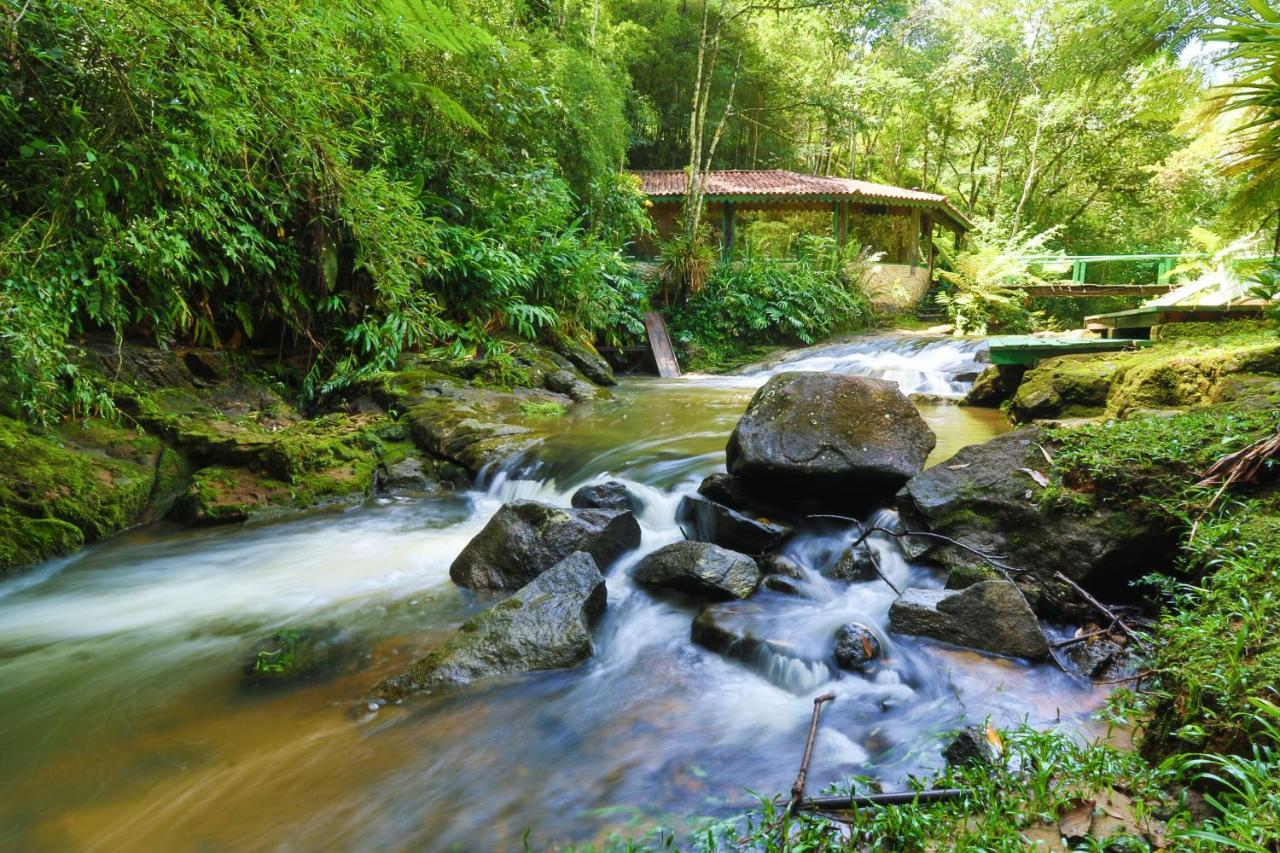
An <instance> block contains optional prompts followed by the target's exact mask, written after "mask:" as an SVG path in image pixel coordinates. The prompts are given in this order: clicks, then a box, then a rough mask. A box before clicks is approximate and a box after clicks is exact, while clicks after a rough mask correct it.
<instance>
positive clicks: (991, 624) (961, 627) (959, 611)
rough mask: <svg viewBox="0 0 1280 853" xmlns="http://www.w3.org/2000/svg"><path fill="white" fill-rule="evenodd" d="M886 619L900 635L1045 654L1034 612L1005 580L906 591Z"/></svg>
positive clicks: (1011, 653)
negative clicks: (958, 586)
mask: <svg viewBox="0 0 1280 853" xmlns="http://www.w3.org/2000/svg"><path fill="white" fill-rule="evenodd" d="M889 622H890V625H892V627H893V630H894V631H896V632H898V633H899V634H914V635H916V636H921V637H931V638H933V639H935V640H943V641H945V642H948V643H954V644H955V645H957V646H967V647H969V648H972V649H979V650H981V651H987V652H994V653H996V654H1000V655H1009V656H1011V657H1020V658H1031V659H1033V660H1034V659H1037V658H1042V657H1045V656H1047V655H1048V654H1049V644H1048V642H1047V641H1046V640H1045V638H1044V633H1043V632H1042V631H1041V630H1040V623H1039V621H1037V619H1036V615H1035V614H1034V613H1033V612H1032V611H1031V608H1030V607H1029V606H1027V603H1026V601H1024V600H1023V598H1022V595H1021V594H1020V593H1019V592H1018V589H1017V587H1015V586H1014V585H1013V584H1011V583H1009V582H1008V581H983V582H982V583H977V584H974V585H973V586H969V587H965V588H964V589H962V590H948V589H918V588H912V589H908V590H906V591H905V592H903V593H902V596H901V597H900V598H899V599H898V600H897V601H895V602H894V603H893V605H892V606H891V607H890V608H889Z"/></svg>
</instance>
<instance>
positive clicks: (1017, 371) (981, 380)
mask: <svg viewBox="0 0 1280 853" xmlns="http://www.w3.org/2000/svg"><path fill="white" fill-rule="evenodd" d="M1023 371H1024V368H1022V367H1020V366H1017V365H1008V366H997V365H994V364H990V365H987V367H985V368H984V369H983V371H982V372H981V373H979V374H978V375H977V376H976V377H975V378H974V380H973V385H971V386H970V387H969V392H968V393H967V394H965V395H964V399H963V400H961V401H960V405H962V406H980V407H984V408H992V409H994V408H996V407H998V406H999V405H1000V404H1001V403H1003V402H1004V401H1005V400H1008V399H1009V398H1010V397H1012V396H1013V393H1014V392H1015V391H1017V390H1018V383H1019V382H1021V381H1022V373H1023ZM956 378H957V379H961V377H956ZM962 381H963V380H962Z"/></svg>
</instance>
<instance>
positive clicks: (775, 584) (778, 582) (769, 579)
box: [760, 575, 804, 595]
mask: <svg viewBox="0 0 1280 853" xmlns="http://www.w3.org/2000/svg"><path fill="white" fill-rule="evenodd" d="M760 586H762V587H764V588H765V589H768V590H772V591H773V592H780V593H782V594H783V595H804V592H802V591H801V589H800V587H798V586H796V583H795V581H793V580H792V579H791V578H788V577H783V576H782V575H766V576H765V579H764V580H762V581H761V582H760Z"/></svg>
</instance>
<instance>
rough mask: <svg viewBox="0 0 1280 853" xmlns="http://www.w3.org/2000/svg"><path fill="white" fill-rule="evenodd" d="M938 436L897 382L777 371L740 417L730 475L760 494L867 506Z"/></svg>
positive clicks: (828, 505)
mask: <svg viewBox="0 0 1280 853" xmlns="http://www.w3.org/2000/svg"><path fill="white" fill-rule="evenodd" d="M935 441H936V439H935V437H934V435H933V432H932V431H931V430H930V429H929V427H928V425H926V424H925V422H924V419H923V418H921V417H920V413H919V412H918V411H916V408H915V406H913V405H912V404H911V401H910V400H908V399H907V398H906V397H905V396H904V395H903V394H902V392H900V391H899V390H898V387H897V385H895V384H894V383H892V382H885V381H883V380H879V379H869V378H867V377H863V376H846V375H843V374H836V373H812V372H796V373H779V374H777V375H776V376H774V377H773V378H772V379H770V380H769V381H768V382H767V383H765V385H764V387H762V388H761V389H760V390H759V391H757V392H756V394H755V396H754V397H752V398H751V402H750V403H749V404H748V406H747V411H746V414H744V415H743V416H742V419H741V420H739V421H738V425H737V427H735V428H734V431H733V435H732V436H730V438H729V445H728V448H727V456H728V468H729V473H730V474H732V475H733V476H734V477H738V478H741V479H742V481H743V483H744V484H745V485H746V486H747V487H748V488H749V489H750V490H751V491H752V492H754V493H756V494H760V495H764V496H769V495H773V496H774V499H775V500H777V499H778V495H779V492H785V493H786V497H787V498H788V499H790V500H792V501H793V502H796V503H798V504H800V505H803V506H806V507H810V508H819V509H830V510H836V511H839V510H844V511H853V510H864V509H867V508H869V507H871V506H874V505H875V504H876V503H877V502H878V501H880V500H882V499H883V498H885V497H887V496H888V495H890V494H892V492H893V491H895V490H896V489H898V488H899V487H900V486H902V484H903V483H905V482H906V481H907V480H908V479H909V478H911V477H913V476H914V475H916V474H918V473H920V471H921V469H922V468H923V467H924V463H925V459H926V458H927V457H928V455H929V452H930V451H931V450H933V447H934V443H935Z"/></svg>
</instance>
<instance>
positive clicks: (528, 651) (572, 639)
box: [372, 551, 607, 700]
mask: <svg viewBox="0 0 1280 853" xmlns="http://www.w3.org/2000/svg"><path fill="white" fill-rule="evenodd" d="M606 597H607V592H606V589H605V581H604V576H603V575H602V574H600V569H599V568H598V567H597V566H596V563H595V561H594V560H592V559H591V555H590V554H586V553H584V552H581V551H578V552H575V553H573V554H571V555H570V556H568V557H566V558H565V559H563V560H561V561H560V562H558V563H556V564H555V565H554V566H552V567H551V568H549V569H547V570H546V571H545V572H543V573H542V574H540V575H538V577H537V578H535V579H534V580H533V581H532V582H530V583H529V584H528V585H526V586H524V587H522V588H521V589H519V590H517V591H516V592H515V593H514V594H512V596H511V597H510V598H508V599H506V600H505V601H502V602H499V603H498V604H495V605H494V606H493V607H491V608H489V609H488V610H486V611H484V612H483V613H480V614H478V615H476V616H474V617H472V618H471V619H470V620H468V621H467V622H465V623H463V625H462V627H461V628H459V629H458V633H456V634H454V635H453V637H452V638H451V639H450V640H449V641H448V642H447V643H445V645H444V646H443V647H442V648H440V649H437V650H436V651H434V652H432V653H431V654H429V655H427V656H426V657H424V658H422V659H420V660H418V661H417V662H416V663H414V664H413V666H412V667H410V669H409V671H408V672H406V673H404V674H403V675H398V676H395V677H392V678H389V679H387V680H386V681H383V682H382V683H381V684H379V685H378V686H377V687H375V688H374V689H373V693H372V696H373V698H375V699H386V700H393V699H398V698H400V697H401V696H403V695H405V694H406V693H411V692H416V691H423V690H432V689H436V688H440V687H448V686H455V685H463V684H468V683H470V682H472V681H476V680H477V679H481V678H489V677H492V676H496V675H509V674H514V673H519V672H534V671H538V670H548V669H567V668H568V667H572V666H577V665H578V664H580V663H582V662H583V661H585V660H586V659H587V658H589V657H591V655H592V652H593V651H594V649H593V647H592V644H591V628H592V626H593V625H594V624H595V623H596V621H598V620H599V618H600V616H601V614H603V613H604V610H605V604H606Z"/></svg>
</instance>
